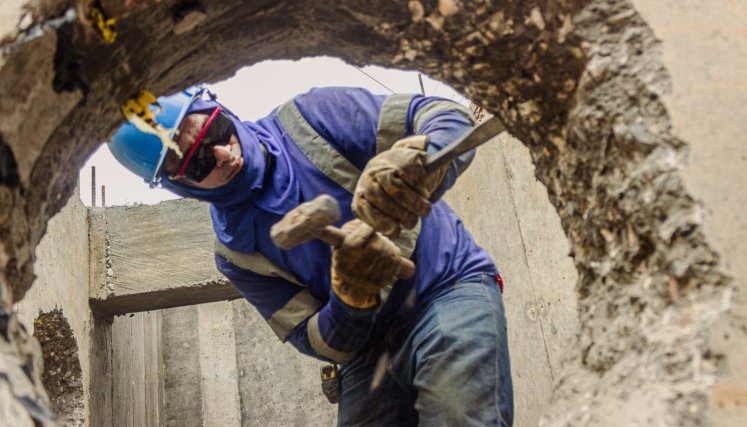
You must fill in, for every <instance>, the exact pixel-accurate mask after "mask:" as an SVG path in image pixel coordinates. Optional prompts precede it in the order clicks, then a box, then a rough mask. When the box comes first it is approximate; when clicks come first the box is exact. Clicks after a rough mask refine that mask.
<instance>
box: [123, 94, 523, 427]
mask: <svg viewBox="0 0 747 427" xmlns="http://www.w3.org/2000/svg"><path fill="white" fill-rule="evenodd" d="M203 92H204V90H202V89H199V90H197V91H196V92H195V90H194V89H192V90H190V91H185V92H181V93H178V94H176V95H173V96H170V97H162V98H159V100H158V101H159V102H158V103H159V104H160V109H159V110H157V112H156V113H155V115H154V116H153V117H152V118H151V119H150V120H140V121H139V122H138V120H139V119H138V118H137V117H135V116H134V115H133V114H132V112H130V114H128V117H129V118H130V122H128V123H125V124H124V125H123V126H122V127H121V128H120V129H119V130H118V131H117V133H116V134H115V136H114V137H113V138H112V141H111V142H110V143H109V147H110V149H111V151H112V153H113V154H114V155H115V157H116V158H117V159H118V160H119V161H120V162H121V163H122V164H124V165H125V166H126V167H127V168H128V169H130V170H131V171H133V172H135V173H136V174H138V175H139V176H141V177H143V178H144V179H145V180H146V182H149V183H150V184H151V185H152V186H155V185H158V186H162V187H164V188H167V189H169V190H171V191H173V192H174V193H176V194H179V195H182V196H184V197H192V198H196V199H199V200H202V201H205V202H208V203H209V204H210V208H211V215H212V220H213V227H214V229H215V234H216V237H217V239H216V244H215V262H216V265H217V268H218V270H220V271H221V272H222V273H223V274H224V275H225V276H226V277H227V278H228V279H229V280H230V282H231V283H232V284H233V285H234V286H235V287H236V288H237V289H238V290H239V292H240V293H241V294H242V295H243V296H244V297H245V298H246V299H247V300H248V301H249V302H250V303H251V304H253V305H254V306H255V307H256V308H257V310H258V311H259V313H260V314H261V315H262V316H263V317H264V319H265V320H266V321H267V322H268V324H269V326H270V327H271V328H272V330H273V331H274V332H275V333H276V334H277V336H278V337H279V338H280V339H281V340H283V341H284V342H286V341H289V342H290V343H291V344H293V345H294V346H295V347H296V348H297V349H298V350H299V351H301V352H302V353H305V354H307V355H310V356H313V357H316V358H318V359H321V360H324V361H328V362H332V363H334V364H339V367H340V368H339V374H338V375H339V378H338V379H339V380H341V383H340V388H338V387H328V389H329V390H333V391H331V392H330V393H329V394H334V390H335V389H337V390H340V389H341V392H340V396H339V403H340V405H339V408H338V425H355V426H358V425H384V426H389V425H416V424H422V425H444V426H456V425H458V426H471V425H473V426H488V425H501V426H504V425H511V424H512V419H513V394H512V393H513V392H512V384H511V374H510V366H509V355H508V345H507V339H506V325H505V317H504V309H503V302H502V296H501V292H502V286H503V283H502V280H501V279H500V276H498V271H497V269H496V266H495V265H494V263H493V261H492V260H491V259H490V257H489V256H488V254H487V253H486V252H485V251H484V250H483V249H482V248H480V247H479V246H478V245H477V244H476V243H475V242H474V240H473V238H472V236H470V234H469V233H468V232H467V230H466V229H465V228H464V226H463V224H462V222H461V221H460V219H459V217H458V216H457V214H456V213H455V212H454V211H453V210H451V208H450V207H449V206H448V205H447V204H446V203H445V202H443V201H441V200H440V197H441V195H442V194H443V193H444V192H445V191H446V190H448V189H449V188H450V187H451V186H452V185H453V183H454V181H455V180H456V178H457V177H458V176H459V174H460V173H461V172H462V171H463V170H464V169H465V168H466V167H467V166H468V164H469V163H470V162H471V160H472V157H473V156H474V153H469V154H467V155H464V156H462V157H460V158H459V159H457V160H455V161H453V162H452V163H451V164H450V165H447V166H446V167H444V168H442V169H441V170H440V171H438V172H437V173H435V174H430V175H428V174H426V173H425V171H424V168H423V164H424V159H425V158H426V153H428V154H432V153H434V152H437V151H438V150H439V149H441V148H443V147H444V146H446V145H448V144H449V143H450V142H452V141H454V140H455V139H457V138H458V137H459V136H461V135H463V134H464V133H465V132H467V131H469V130H470V129H471V127H472V126H473V121H472V117H471V115H470V113H469V111H468V110H467V109H465V108H463V107H462V106H461V105H459V104H457V103H455V102H452V101H449V100H445V99H441V98H434V97H424V96H420V95H391V96H378V95H373V94H371V93H370V92H368V91H366V90H364V89H358V88H339V87H333V88H318V89H312V90H311V91H309V92H308V93H305V94H301V95H298V96H296V97H295V98H293V99H292V100H290V101H288V102H287V103H285V104H283V105H281V106H279V107H278V108H276V109H275V110H274V111H272V113H271V114H270V115H268V116H267V117H265V118H262V119H260V120H257V121H256V122H242V121H240V120H239V118H238V117H236V116H235V115H234V114H233V113H231V111H229V110H228V109H227V108H226V107H225V106H223V105H221V104H220V103H218V102H217V101H216V100H215V97H214V96H210V97H209V98H205V97H204V96H203V95H204V94H203ZM153 111H156V110H153V109H151V110H150V112H151V113H152V112H153ZM144 112H145V114H143V111H141V112H140V115H141V116H143V115H145V116H148V115H149V114H150V113H149V112H148V111H145V110H144ZM144 123H147V125H148V126H152V127H153V128H154V129H156V130H155V131H152V130H151V131H149V130H148V129H145V127H146V126H145V124H144ZM169 129H170V131H169V132H168V134H167V138H168V137H171V138H173V141H174V142H176V144H173V142H171V141H164V138H165V137H164V135H165V131H166V130H169ZM177 146H178V149H177ZM168 147H171V148H168ZM320 193H326V194H329V195H331V196H333V197H334V198H335V199H336V200H337V201H338V202H339V204H340V206H341V208H342V221H341V222H340V224H344V225H343V229H344V230H346V231H347V232H349V234H348V237H346V238H345V240H344V242H343V243H342V244H341V245H340V246H339V247H337V248H334V249H332V250H330V248H329V246H326V245H325V244H324V243H322V242H320V241H312V242H309V243H305V244H302V245H299V246H296V247H294V248H292V249H290V250H281V249H279V248H278V247H276V246H275V245H274V244H273V243H272V241H271V239H270V235H269V230H270V227H271V226H272V225H273V224H275V223H276V222H278V221H279V220H280V219H281V218H282V217H283V215H284V214H286V213H287V212H288V211H290V210H291V209H293V208H294V207H296V206H298V205H299V204H300V203H302V202H305V201H308V200H311V199H313V198H314V197H316V196H317V195H319V194H320ZM493 214H497V213H492V212H486V215H493ZM356 217H357V218H358V219H356ZM375 230H377V231H379V232H380V233H377V232H375ZM382 234H385V235H387V236H390V237H392V240H390V239H389V238H387V237H384V236H383V235H382ZM393 242H394V243H393ZM400 255H402V256H404V257H407V258H412V260H413V261H414V262H415V265H416V266H417V269H416V274H415V276H414V277H413V278H411V279H408V280H398V281H396V283H395V277H394V275H395V271H396V270H397V265H398V261H399V256H400ZM336 366H337V365H336ZM326 372H327V376H328V378H327V379H328V380H329V379H331V380H332V381H334V380H335V378H336V376H335V371H331V372H330V371H326ZM328 385H329V384H328ZM328 397H330V396H328ZM331 398H332V399H335V397H334V396H332V397H331Z"/></svg>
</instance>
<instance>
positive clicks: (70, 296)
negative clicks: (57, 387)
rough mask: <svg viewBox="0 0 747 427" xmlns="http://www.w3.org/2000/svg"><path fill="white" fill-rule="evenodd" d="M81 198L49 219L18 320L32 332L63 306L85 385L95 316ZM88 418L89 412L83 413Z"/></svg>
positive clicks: (87, 395)
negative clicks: (47, 314) (37, 321)
mask: <svg viewBox="0 0 747 427" xmlns="http://www.w3.org/2000/svg"><path fill="white" fill-rule="evenodd" d="M87 216H88V213H87V210H86V207H85V206H84V205H83V203H82V202H81V201H80V198H79V197H78V196H77V193H76V196H75V197H71V198H70V200H69V202H68V204H67V206H65V208H64V209H63V210H62V211H60V213H59V214H58V215H56V216H55V217H54V219H53V220H52V221H50V224H49V227H50V229H51V230H53V231H52V232H50V233H47V234H46V235H45V236H44V238H43V239H42V241H41V242H40V244H39V246H37V248H36V257H37V259H39V260H40V261H39V262H38V263H37V264H36V267H35V272H36V275H37V278H36V281H35V284H36V285H38V286H35V287H34V289H33V290H32V291H31V292H30V293H29V298H27V299H24V300H22V301H20V302H19V303H17V304H16V306H15V311H16V313H17V315H18V318H19V320H20V321H21V323H23V324H24V325H25V326H26V328H27V330H28V331H29V332H33V330H34V319H36V318H37V316H39V314H40V312H50V311H52V310H54V309H61V310H62V314H63V316H64V317H65V318H66V319H67V322H68V323H69V324H70V327H71V329H72V331H73V335H74V336H75V338H76V340H77V346H78V355H79V359H80V365H81V370H82V374H83V384H85V385H87V384H89V383H90V379H91V369H90V363H91V358H90V355H91V354H92V346H93V343H92V342H91V339H90V333H91V323H92V319H93V317H92V315H91V310H90V308H89V306H88V264H89V258H88V254H89V250H88V220H87ZM84 398H85V399H84V403H85V411H86V412H88V411H89V410H90V407H89V404H88V403H89V401H90V390H89V388H88V387H84ZM80 418H81V419H86V418H87V415H86V414H80Z"/></svg>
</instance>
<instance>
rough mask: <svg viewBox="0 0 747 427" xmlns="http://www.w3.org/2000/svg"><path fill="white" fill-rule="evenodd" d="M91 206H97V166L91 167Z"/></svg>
mask: <svg viewBox="0 0 747 427" xmlns="http://www.w3.org/2000/svg"><path fill="white" fill-rule="evenodd" d="M91 206H96V166H91Z"/></svg>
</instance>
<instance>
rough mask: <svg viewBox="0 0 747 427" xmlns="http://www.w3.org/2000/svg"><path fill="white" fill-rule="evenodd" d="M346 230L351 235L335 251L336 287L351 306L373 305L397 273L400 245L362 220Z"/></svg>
mask: <svg viewBox="0 0 747 427" xmlns="http://www.w3.org/2000/svg"><path fill="white" fill-rule="evenodd" d="M342 230H343V231H345V232H346V233H347V237H345V240H343V242H342V244H341V245H340V246H338V247H336V248H334V249H333V250H332V290H333V291H334V293H335V295H337V296H338V297H339V298H340V299H341V300H342V301H343V302H344V303H345V304H347V305H349V306H351V307H355V308H361V309H367V308H373V307H375V306H376V304H377V302H378V301H377V296H376V295H377V294H378V292H379V289H381V288H383V287H385V286H387V285H390V284H391V283H392V279H393V278H394V275H395V274H396V273H397V268H398V267H399V248H398V247H397V246H395V245H394V243H392V242H391V241H390V240H389V239H387V238H386V237H384V236H382V235H381V234H378V233H376V231H374V229H373V228H371V226H370V225H368V224H366V223H365V222H363V221H361V220H359V219H354V220H352V221H349V222H348V223H346V224H345V225H343V226H342Z"/></svg>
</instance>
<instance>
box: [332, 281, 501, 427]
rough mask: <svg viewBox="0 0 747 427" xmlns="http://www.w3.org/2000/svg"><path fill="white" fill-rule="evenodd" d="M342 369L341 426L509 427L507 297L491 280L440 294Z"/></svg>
mask: <svg viewBox="0 0 747 427" xmlns="http://www.w3.org/2000/svg"><path fill="white" fill-rule="evenodd" d="M381 341H383V342H381V343H378V344H376V345H372V346H371V347H370V348H366V349H364V350H363V351H362V352H361V354H359V355H358V356H356V358H355V359H353V360H351V361H349V362H347V363H345V364H343V365H342V366H341V369H340V376H341V378H342V395H341V398H340V405H339V408H338V415H337V425H338V426H411V425H412V426H414V425H423V426H510V425H512V423H513V410H514V403H513V386H512V384H511V367H510V363H509V356H508V343H507V340H506V318H505V315H504V311H503V298H502V297H501V293H500V290H499V289H498V285H497V284H496V282H495V280H494V279H493V278H492V277H490V276H488V275H479V276H474V277H471V278H469V279H467V280H465V281H464V282H460V283H457V284H456V285H454V286H453V287H450V288H448V289H446V290H444V291H442V292H441V293H440V294H439V295H437V296H436V297H435V298H434V299H433V300H432V301H431V302H430V303H429V304H428V305H426V306H425V307H424V308H423V309H421V311H420V312H419V313H417V315H416V316H414V317H413V318H412V320H411V321H410V322H409V323H408V324H405V325H402V326H401V327H399V328H396V329H394V330H392V331H390V332H389V333H387V334H386V336H385V337H384V338H383V340H381Z"/></svg>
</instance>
